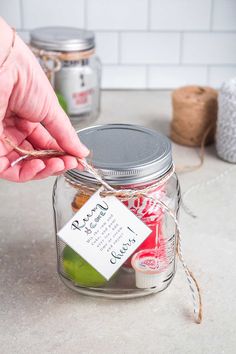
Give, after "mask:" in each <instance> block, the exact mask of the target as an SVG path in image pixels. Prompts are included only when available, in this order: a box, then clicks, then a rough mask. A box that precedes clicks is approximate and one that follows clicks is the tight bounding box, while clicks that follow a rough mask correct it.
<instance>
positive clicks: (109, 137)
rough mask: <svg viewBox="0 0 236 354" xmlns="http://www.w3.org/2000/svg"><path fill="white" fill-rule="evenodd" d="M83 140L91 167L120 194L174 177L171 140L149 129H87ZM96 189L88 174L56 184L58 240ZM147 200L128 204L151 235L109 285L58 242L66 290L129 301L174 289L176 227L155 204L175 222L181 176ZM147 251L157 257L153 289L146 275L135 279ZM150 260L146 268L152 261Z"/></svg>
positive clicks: (72, 174) (111, 126)
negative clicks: (90, 156) (90, 153)
mask: <svg viewBox="0 0 236 354" xmlns="http://www.w3.org/2000/svg"><path fill="white" fill-rule="evenodd" d="M79 137H80V139H81V140H82V142H83V143H84V144H86V145H87V146H88V147H89V148H90V150H91V151H93V165H94V166H95V167H96V168H98V169H99V170H100V171H101V172H102V175H103V178H104V179H105V180H106V181H107V182H108V183H109V184H110V185H112V186H113V187H115V188H118V189H119V188H122V189H125V188H129V189H130V188H132V189H134V188H135V189H143V188H145V187H147V186H154V185H156V182H157V181H158V180H160V178H163V177H165V176H167V175H168V174H169V175H170V171H171V169H172V167H173V165H172V155H171V145H170V142H169V140H168V139H167V138H166V137H164V136H163V135H161V134H159V133H157V132H155V131H153V130H150V129H146V128H143V127H139V126H135V125H125V124H124V125H121V124H109V125H101V126H95V127H91V128H87V129H84V130H82V131H80V132H79ZM108 146H109V148H108ZM98 188H99V185H98V183H97V182H96V180H95V179H94V177H93V176H92V175H90V174H89V173H88V172H86V171H78V170H70V171H68V172H67V173H66V174H65V175H64V176H60V177H58V178H57V180H56V182H55V185H54V191H53V206H54V216H55V229H56V234H57V232H58V231H59V230H60V229H61V228H62V227H63V226H64V225H65V224H66V223H67V222H68V221H69V220H70V219H71V217H72V216H73V215H74V213H75V212H76V211H78V210H79V209H80V208H81V207H82V206H83V205H84V203H85V202H86V201H87V200H88V199H89V197H90V196H91V195H92V194H93V193H94V191H95V190H96V189H98ZM148 195H149V198H146V197H138V198H132V199H129V200H128V201H124V204H125V205H126V206H127V207H128V208H129V209H130V210H131V211H132V212H133V213H135V214H136V215H137V216H138V217H139V218H140V219H141V220H142V221H143V222H144V223H145V224H146V225H147V226H148V227H149V228H150V229H151V233H150V235H149V236H148V237H147V238H146V240H145V241H144V242H143V243H142V244H141V245H140V246H139V247H138V248H137V249H136V250H135V252H134V254H133V255H132V256H131V257H130V258H129V259H128V260H127V261H126V262H124V263H123V265H122V267H121V268H120V269H119V270H118V272H117V273H116V274H115V275H114V276H113V277H112V278H111V279H110V280H109V281H106V279H105V278H103V277H102V276H101V275H100V274H99V273H98V272H97V271H96V270H95V269H94V268H93V267H91V266H90V265H89V264H88V263H87V262H86V261H85V260H83V259H82V258H81V257H80V256H79V255H78V254H77V253H76V252H74V251H73V250H72V249H71V248H70V247H69V246H68V245H66V244H65V243H64V242H63V241H62V240H61V239H60V238H59V237H58V236H56V239H57V254H58V272H59V275H60V276H61V279H62V280H63V282H64V283H65V284H66V285H68V286H69V287H71V288H73V289H75V290H77V291H79V292H81V293H85V294H88V295H96V296H106V297H112V298H128V297H138V296H143V295H148V294H151V293H154V292H159V291H162V290H164V289H165V288H166V287H167V286H168V285H169V284H170V282H171V280H172V279H173V276H174V274H175V268H176V262H175V255H176V237H177V231H176V226H175V223H174V221H173V220H172V218H171V217H170V216H169V215H168V213H166V212H164V211H163V210H162V209H161V208H160V206H159V205H158V204H157V203H155V202H153V199H152V198H158V199H159V200H161V201H162V202H164V203H165V204H166V205H167V206H168V208H170V209H171V210H172V211H173V212H174V214H175V215H176V216H177V213H178V209H179V202H180V193H179V183H178V179H177V176H176V175H175V174H174V173H173V174H171V176H170V178H168V179H167V181H166V182H165V183H164V184H162V185H161V186H157V187H153V188H152V189H151V190H150V192H149V194H148ZM144 250H149V251H148V252H149V255H151V254H155V260H156V261H157V263H158V267H156V268H155V269H154V271H155V277H154V280H152V282H153V281H154V284H153V283H150V281H148V279H145V276H146V275H145V274H144V276H143V277H142V278H139V279H138V278H137V270H136V266H135V264H134V263H135V262H134V261H135V257H136V256H137V255H139V253H140V252H143V251H144ZM148 257H149V256H148ZM148 257H147V259H145V262H146V263H145V262H143V264H144V265H145V264H147V262H149V261H150V259H149V258H148ZM133 260H134V261H133ZM143 260H144V258H142V261H143ZM142 275H143V274H142Z"/></svg>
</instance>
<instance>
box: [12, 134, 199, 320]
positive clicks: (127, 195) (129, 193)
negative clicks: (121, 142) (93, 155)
mask: <svg viewBox="0 0 236 354" xmlns="http://www.w3.org/2000/svg"><path fill="white" fill-rule="evenodd" d="M5 140H6V141H7V142H8V144H10V145H11V146H12V147H13V149H14V150H16V151H18V152H19V153H20V154H21V155H22V156H21V157H19V158H18V159H16V160H15V161H13V162H12V163H11V166H14V165H15V164H17V163H19V162H20V161H22V160H24V159H27V158H40V157H53V156H62V155H66V153H65V152H62V151H55V150H41V151H36V150H32V151H28V150H24V149H21V148H19V147H17V146H16V145H15V144H13V143H12V141H11V140H10V139H8V138H5ZM77 159H78V162H79V163H80V164H81V165H82V166H83V167H84V169H85V170H86V171H88V172H89V173H90V174H91V175H93V176H94V177H95V179H96V180H97V181H98V182H99V183H101V185H102V186H103V187H104V190H103V191H101V195H102V196H104V197H105V196H111V195H113V196H116V197H117V198H119V199H120V200H123V201H125V200H128V199H131V198H138V197H140V196H142V197H144V198H149V199H151V200H152V201H153V202H154V203H157V204H159V205H160V206H161V208H162V209H163V210H165V211H166V212H167V213H168V214H169V215H170V217H171V218H172V219H173V221H174V223H175V225H176V229H177V248H176V251H177V254H178V256H179V259H180V262H181V264H182V266H183V269H184V272H185V274H186V278H187V281H188V285H189V289H190V292H191V296H192V301H193V309H194V319H195V322H196V323H198V324H199V323H201V321H202V298H201V291H200V288H199V285H198V282H197V280H196V278H195V276H194V275H193V273H192V272H191V271H190V269H189V268H188V266H187V264H186V262H185V260H184V257H183V252H182V238H181V232H180V226H179V222H178V220H177V218H176V216H175V214H174V213H173V211H172V210H171V209H170V208H169V207H168V206H167V205H166V204H165V203H163V202H162V201H161V200H159V199H157V197H153V196H151V195H150V194H148V192H150V190H152V189H153V188H156V187H157V186H161V185H163V184H164V183H165V182H166V181H167V180H168V179H169V178H170V177H171V176H172V175H173V174H174V172H175V168H174V166H172V168H171V169H170V170H169V171H168V173H167V174H166V175H165V176H163V177H162V178H160V179H159V180H158V181H157V182H156V183H155V184H154V185H151V186H148V187H146V188H144V189H137V190H136V189H120V190H119V189H118V190H117V189H114V188H113V187H112V186H110V185H109V184H108V183H107V182H106V181H104V180H103V178H102V177H101V175H100V174H99V171H98V170H96V169H95V168H94V167H93V166H91V165H90V164H88V162H87V161H86V160H85V159H80V158H77ZM68 182H69V183H70V184H72V185H74V186H77V187H78V186H79V185H80V183H76V182H74V181H71V180H68ZM196 294H197V296H196Z"/></svg>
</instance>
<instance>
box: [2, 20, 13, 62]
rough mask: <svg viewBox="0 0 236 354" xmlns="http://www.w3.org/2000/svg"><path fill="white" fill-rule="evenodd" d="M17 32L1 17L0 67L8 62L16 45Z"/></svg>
mask: <svg viewBox="0 0 236 354" xmlns="http://www.w3.org/2000/svg"><path fill="white" fill-rule="evenodd" d="M14 38H15V30H13V29H12V28H11V27H10V26H9V25H8V24H7V23H6V22H5V21H4V20H3V19H2V18H1V17H0V67H1V66H2V65H4V64H5V62H6V61H7V59H8V57H9V55H10V53H11V50H12V47H13V45H14Z"/></svg>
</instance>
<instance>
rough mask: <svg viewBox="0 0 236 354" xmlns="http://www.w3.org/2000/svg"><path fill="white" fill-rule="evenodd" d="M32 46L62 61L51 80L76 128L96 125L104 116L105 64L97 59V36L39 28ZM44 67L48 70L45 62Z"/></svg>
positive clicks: (77, 31) (31, 35)
mask: <svg viewBox="0 0 236 354" xmlns="http://www.w3.org/2000/svg"><path fill="white" fill-rule="evenodd" d="M30 44H31V46H32V48H37V49H41V50H44V51H46V52H47V53H48V54H49V58H50V55H56V57H57V58H58V59H59V60H60V65H59V68H58V69H59V70H56V71H55V72H54V73H53V75H51V77H50V80H51V83H52V85H53V87H54V89H55V92H56V94H57V95H58V99H59V101H60V103H61V105H62V107H63V108H64V109H65V111H66V112H67V114H68V115H69V116H70V119H71V122H72V124H73V126H74V127H75V128H81V126H82V125H85V124H88V123H91V122H92V121H95V120H96V119H97V117H98V115H99V112H100V84H101V63H100V60H99V58H98V57H97V56H96V55H95V37H94V33H93V32H91V31H86V30H80V29H77V28H69V27H45V28H37V29H35V30H33V31H32V32H31V34H30ZM41 64H42V65H43V67H44V68H45V65H44V63H43V59H42V58H41ZM46 69H47V68H46ZM46 71H47V70H46ZM52 71H53V70H52Z"/></svg>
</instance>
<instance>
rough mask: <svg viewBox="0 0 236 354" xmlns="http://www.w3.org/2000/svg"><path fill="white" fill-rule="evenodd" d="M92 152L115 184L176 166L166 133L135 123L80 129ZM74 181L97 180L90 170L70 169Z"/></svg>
mask: <svg viewBox="0 0 236 354" xmlns="http://www.w3.org/2000/svg"><path fill="white" fill-rule="evenodd" d="M78 135H79V138H80V139H81V141H82V142H83V143H84V144H85V145H86V146H88V148H89V149H90V151H91V152H92V163H93V166H94V167H95V168H97V169H99V170H100V171H101V173H102V176H103V178H104V179H105V180H106V181H107V182H108V183H110V184H111V185H129V184H135V183H142V182H148V181H151V180H153V179H155V178H158V177H160V176H162V175H164V174H165V173H166V172H167V171H168V170H169V169H170V167H171V166H172V153H171V143H170V141H169V139H168V138H167V137H165V136H164V135H162V134H160V133H158V132H156V131H154V130H151V129H147V128H144V127H142V126H138V125H131V124H106V125H98V126H94V127H90V128H86V129H83V130H81V131H79V132H78ZM65 176H66V177H67V178H69V179H72V180H74V181H78V180H79V181H83V182H84V183H86V182H93V183H94V182H95V183H96V180H95V178H94V177H93V176H91V174H89V172H86V171H78V170H76V169H74V170H69V171H67V172H66V174H65Z"/></svg>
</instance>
